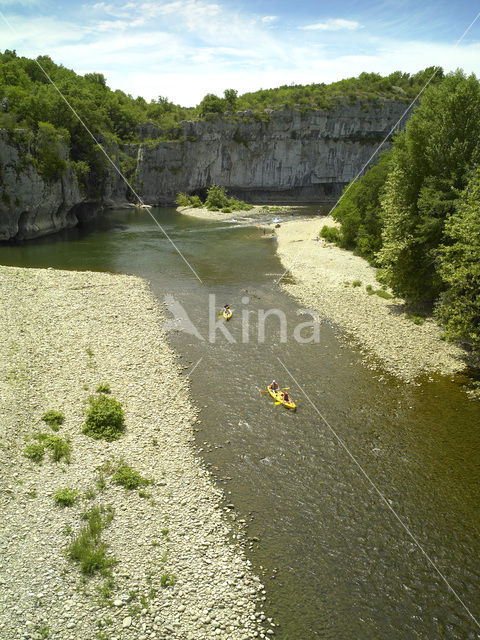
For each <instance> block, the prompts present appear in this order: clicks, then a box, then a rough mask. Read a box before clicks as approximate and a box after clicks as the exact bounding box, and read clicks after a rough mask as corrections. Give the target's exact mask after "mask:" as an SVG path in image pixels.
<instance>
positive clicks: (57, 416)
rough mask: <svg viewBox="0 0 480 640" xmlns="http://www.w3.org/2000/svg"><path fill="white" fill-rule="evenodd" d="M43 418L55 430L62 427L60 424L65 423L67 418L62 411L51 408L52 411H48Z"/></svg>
mask: <svg viewBox="0 0 480 640" xmlns="http://www.w3.org/2000/svg"><path fill="white" fill-rule="evenodd" d="M42 420H43V421H44V422H46V423H47V424H48V425H49V426H50V427H51V428H52V429H53V430H54V431H58V430H59V429H60V425H61V424H63V421H64V420H65V416H64V415H63V413H61V412H60V411H55V409H50V411H46V412H45V413H44V414H43V416H42Z"/></svg>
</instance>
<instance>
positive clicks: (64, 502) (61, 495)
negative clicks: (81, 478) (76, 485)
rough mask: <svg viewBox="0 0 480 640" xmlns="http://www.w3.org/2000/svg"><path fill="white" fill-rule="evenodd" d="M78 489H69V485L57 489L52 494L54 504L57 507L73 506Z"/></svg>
mask: <svg viewBox="0 0 480 640" xmlns="http://www.w3.org/2000/svg"><path fill="white" fill-rule="evenodd" d="M77 497H78V491H75V489H70V488H69V487H65V488H64V489H59V490H58V491H57V492H56V493H55V494H54V496H53V499H54V501H55V504H57V505H58V506H59V507H73V505H74V504H75V502H76V501H77Z"/></svg>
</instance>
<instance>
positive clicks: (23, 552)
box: [0, 267, 271, 640]
mask: <svg viewBox="0 0 480 640" xmlns="http://www.w3.org/2000/svg"><path fill="white" fill-rule="evenodd" d="M0 300H1V305H2V312H1V314H0V345H1V346H0V488H1V493H0V500H1V513H2V518H1V522H0V638H2V640H14V639H15V640H17V639H29V638H30V639H32V640H36V639H41V638H46V637H48V638H50V639H57V640H85V639H86V638H104V639H108V640H119V639H120V638H121V639H122V640H148V639H153V638H167V637H169V638H174V639H177V640H180V639H182V640H199V639H207V638H208V639H211V638H221V639H222V640H224V639H231V640H234V639H235V640H237V639H238V640H245V639H247V638H253V637H270V636H267V635H266V631H264V630H262V623H261V621H260V616H262V617H263V614H261V612H260V610H259V607H257V609H256V603H258V602H259V601H260V600H261V598H262V597H264V596H262V593H261V592H262V589H263V587H262V585H261V584H260V581H259V580H258V578H256V577H255V576H254V575H253V574H252V571H251V568H250V565H249V561H248V560H247V559H246V557H245V555H244V554H243V551H242V548H241V547H240V546H239V545H238V544H233V543H232V539H231V538H230V537H229V536H230V534H231V533H232V529H233V531H235V527H236V525H235V523H234V521H233V519H230V518H228V517H227V516H226V515H225V511H224V509H223V507H222V506H221V500H222V495H221V492H220V491H219V490H218V489H216V488H215V487H214V485H213V484H212V481H211V479H210V477H209V475H208V473H207V472H206V470H205V469H204V468H203V467H202V465H201V463H200V461H199V460H198V459H197V458H196V457H195V454H194V450H193V448H192V446H191V440H192V437H193V436H192V433H193V431H192V426H193V425H194V424H195V420H196V413H195V410H194V408H193V406H192V404H191V402H190V400H189V396H188V384H187V380H186V377H183V376H182V371H181V368H180V367H179V365H178V364H177V361H176V357H175V355H174V354H173V352H172V351H171V349H170V348H169V346H168V345H167V344H166V342H165V340H164V339H163V337H162V335H161V326H162V323H163V318H162V315H161V312H160V310H159V308H158V306H157V303H156V300H155V298H154V297H153V295H152V294H151V293H150V290H149V289H148V286H147V284H146V283H144V282H143V281H142V280H140V279H138V278H135V277H130V276H112V275H108V274H99V273H88V272H86V273H76V272H65V271H53V270H37V269H28V270H24V269H18V268H9V267H0ZM184 373H186V372H184ZM99 383H109V385H110V387H111V391H112V396H113V397H115V398H117V399H118V400H119V401H120V402H121V403H122V405H123V407H124V410H125V416H126V431H125V433H124V434H123V435H122V437H121V438H120V439H119V440H116V441H113V442H105V441H103V440H93V439H92V438H90V437H89V436H87V435H83V434H82V425H83V423H84V421H85V407H86V401H87V399H88V397H89V396H90V395H91V394H93V393H95V391H96V388H97V385H98V384H99ZM49 409H55V410H58V411H61V412H62V413H63V414H64V415H65V422H64V424H63V425H62V426H61V427H60V430H59V431H58V433H56V434H55V435H58V436H61V437H63V438H67V439H69V440H70V443H71V447H72V454H71V462H70V464H66V463H64V462H58V463H55V462H53V461H51V460H50V457H49V455H48V454H47V455H46V456H45V459H44V461H43V462H42V464H41V465H40V464H37V463H35V462H33V461H32V460H30V459H28V458H27V457H25V456H24V455H23V452H24V448H25V445H26V444H27V443H28V442H32V441H33V440H32V436H33V434H35V433H39V432H45V433H50V434H51V435H53V434H54V432H53V431H52V430H51V429H50V427H49V426H47V425H46V424H45V423H44V422H42V421H41V416H42V415H43V413H44V412H45V411H46V410H49ZM33 442H34V441H33ZM121 457H124V459H125V462H126V463H127V464H129V465H131V466H132V467H134V468H135V469H136V470H137V471H138V472H140V473H141V474H142V476H144V477H148V478H149V479H151V480H152V484H151V485H149V486H148V487H146V488H144V489H145V492H144V493H143V494H140V493H139V492H138V491H135V490H130V491H129V490H127V489H125V488H124V487H122V486H118V485H115V484H113V482H112V477H111V471H109V470H108V469H106V470H105V471H104V472H102V473H103V474H104V475H103V477H104V483H102V482H101V475H100V473H101V472H100V471H99V469H98V468H99V466H100V465H102V464H105V463H106V462H108V461H111V463H112V464H113V466H115V465H117V464H118V461H119V459H120V458H121ZM103 484H104V486H103ZM64 487H70V488H72V489H74V490H76V491H78V499H77V503H76V504H75V505H74V506H72V507H65V508H61V507H59V506H56V504H55V503H54V500H53V494H54V493H55V492H56V491H57V490H58V489H61V488H64ZM94 505H97V506H111V507H113V509H114V517H113V521H112V523H111V524H110V525H109V526H108V527H107V528H106V529H105V530H104V531H103V532H102V540H103V541H104V542H105V543H106V544H107V545H108V548H107V550H108V553H109V554H111V555H113V556H114V557H115V558H116V560H117V563H116V564H115V566H113V568H112V578H113V583H111V582H109V580H108V577H102V576H100V575H98V574H97V575H95V576H93V577H87V578H86V579H84V578H83V576H82V574H81V572H80V569H79V567H78V565H77V564H74V563H73V562H72V561H71V560H69V559H67V557H66V549H67V547H68V545H69V544H70V542H71V540H72V539H73V538H74V537H75V536H77V535H78V532H79V530H80V529H81V527H82V526H84V523H85V521H84V520H82V514H83V513H85V512H86V511H87V510H89V509H90V508H91V507H92V506H94ZM172 574H173V575H174V576H175V579H172ZM171 581H172V582H173V581H174V582H175V584H173V585H172V584H170V582H171ZM269 632H270V633H271V631H270V630H269ZM99 634H100V635H99Z"/></svg>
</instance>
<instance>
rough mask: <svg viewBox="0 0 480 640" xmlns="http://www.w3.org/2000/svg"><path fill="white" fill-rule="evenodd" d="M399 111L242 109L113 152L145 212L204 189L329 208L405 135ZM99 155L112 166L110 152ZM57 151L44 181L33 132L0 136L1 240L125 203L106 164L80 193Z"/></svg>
mask: <svg viewBox="0 0 480 640" xmlns="http://www.w3.org/2000/svg"><path fill="white" fill-rule="evenodd" d="M404 110H405V103H404V102H399V101H393V100H385V99H379V100H377V101H371V102H368V103H363V104H362V103H360V102H359V101H357V102H354V103H346V102H345V101H343V102H339V103H338V105H337V106H336V107H335V108H331V109H329V110H320V109H314V110H304V109H302V108H301V107H300V106H298V108H292V109H286V108H285V109H277V110H275V111H271V110H266V111H265V112H264V113H262V114H260V115H258V114H255V113H253V112H251V111H244V112H237V113H235V114H233V113H230V114H225V115H224V116H219V117H217V118H215V119H213V120H208V119H207V120H201V121H194V122H182V123H181V125H179V127H178V129H177V131H176V134H175V135H176V139H175V140H169V141H163V139H162V135H163V132H162V130H161V129H159V128H158V127H157V126H156V125H154V124H152V123H147V124H143V125H139V126H138V128H137V129H138V130H137V134H138V137H139V139H140V140H141V141H142V142H140V143H138V144H127V145H123V146H122V149H121V151H122V154H123V156H122V157H123V158H124V159H125V160H126V162H127V165H128V167H129V175H130V176H131V175H132V174H133V173H135V177H134V178H133V177H132V178H131V181H132V183H133V184H132V186H133V187H134V188H135V190H136V192H137V193H138V194H139V195H140V197H141V198H142V199H143V200H144V201H145V202H146V203H149V204H154V205H168V204H173V202H174V200H175V198H176V196H177V194H178V192H180V191H183V192H187V193H189V194H194V193H196V194H199V195H204V194H205V192H206V189H207V187H208V186H210V185H211V184H218V185H221V186H225V187H227V188H228V190H229V192H230V193H231V194H232V195H235V196H237V197H240V198H243V199H245V200H247V201H250V202H253V201H257V202H262V203H269V202H276V203H287V204H288V203H297V204H298V203H308V202H312V203H330V202H333V201H334V200H335V199H336V198H337V197H338V196H339V195H340V193H341V190H342V188H343V187H344V185H345V184H347V183H348V182H350V181H351V180H352V179H353V178H354V177H355V176H356V175H357V173H358V172H359V171H360V170H361V169H362V167H364V166H365V165H366V164H367V163H368V162H369V161H372V162H374V161H375V160H372V156H373V154H374V152H375V150H376V148H377V147H378V144H379V143H380V142H381V141H382V140H383V139H384V138H385V137H386V136H387V134H388V133H389V132H390V131H391V129H392V127H393V126H394V125H395V124H398V126H399V127H402V128H403V126H404V124H405V122H404V121H403V120H402V114H403V112H404ZM107 150H108V152H109V155H110V157H111V158H112V159H113V161H114V163H115V165H116V166H117V167H118V166H119V164H120V157H119V154H120V151H119V148H118V146H117V145H116V144H114V143H113V144H108V146H107ZM49 151H50V155H51V150H49ZM56 153H58V155H59V156H61V160H62V163H61V164H62V166H64V169H63V171H61V172H60V173H59V174H58V175H56V177H54V178H52V177H51V176H50V177H49V178H48V179H47V178H45V173H44V172H42V171H41V167H40V163H39V162H38V157H37V156H36V144H35V137H34V135H33V133H31V132H26V131H21V130H15V131H13V132H11V131H10V132H9V131H0V241H5V240H26V239H30V238H36V237H39V236H42V235H47V234H49V233H55V232H57V231H59V230H61V229H66V228H69V227H73V226H75V225H77V224H79V222H82V221H84V220H87V219H89V218H91V217H93V216H94V215H96V214H97V213H98V211H100V210H101V209H102V208H104V207H118V206H122V205H124V204H125V203H126V202H127V200H128V197H127V192H128V187H127V186H126V184H125V182H124V181H123V180H122V178H121V176H120V175H119V173H118V172H117V171H116V170H115V168H114V167H113V166H112V165H111V164H110V163H108V162H106V161H105V162H104V166H103V168H102V165H101V164H100V165H98V167H97V169H96V171H97V173H100V175H97V174H95V175H94V174H93V173H92V172H91V173H90V177H89V180H87V183H86V184H87V186H86V188H85V189H84V192H82V188H81V187H80V184H79V181H78V179H77V176H76V173H75V171H73V169H72V163H71V162H69V161H68V160H69V158H68V148H67V146H66V144H65V143H64V142H63V141H61V143H59V146H58V149H57V151H56ZM37 155H38V154H37ZM60 174H61V175H60ZM131 198H133V195H132V194H131Z"/></svg>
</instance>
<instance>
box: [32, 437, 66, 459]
mask: <svg viewBox="0 0 480 640" xmlns="http://www.w3.org/2000/svg"><path fill="white" fill-rule="evenodd" d="M35 438H36V439H37V440H38V441H39V442H40V446H43V447H44V448H46V449H50V457H51V459H52V460H53V461H54V462H60V460H62V458H63V459H65V462H67V463H68V462H70V454H71V452H72V447H71V445H70V442H69V441H68V440H65V438H61V437H60V436H53V435H50V434H48V433H37V434H36V436H35Z"/></svg>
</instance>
